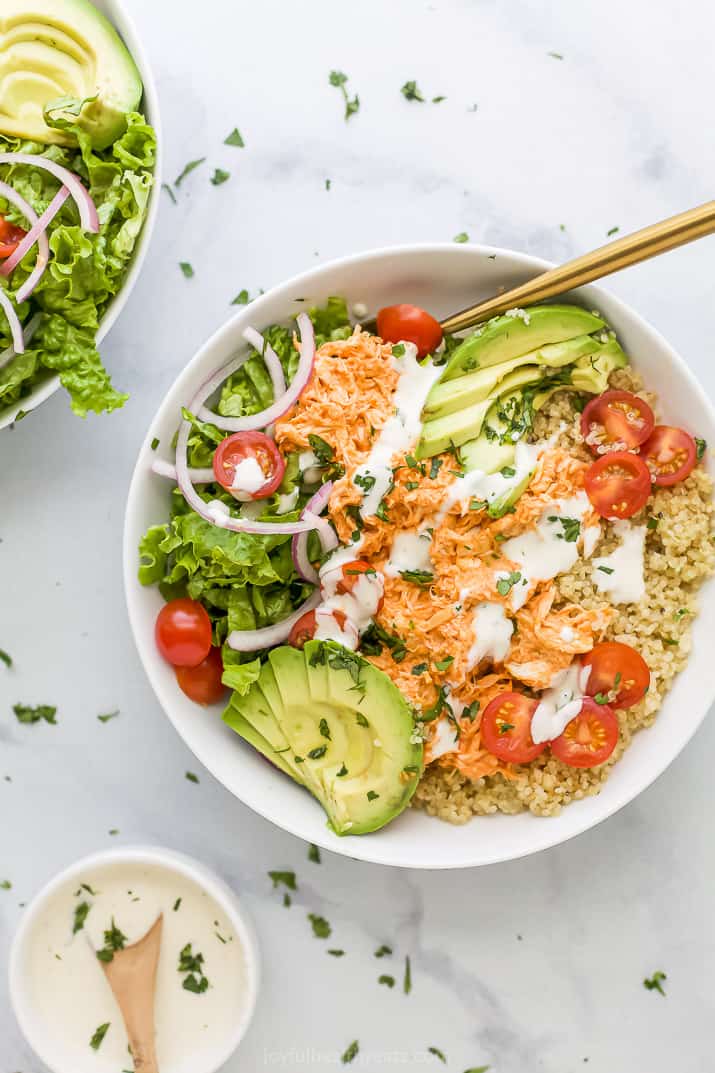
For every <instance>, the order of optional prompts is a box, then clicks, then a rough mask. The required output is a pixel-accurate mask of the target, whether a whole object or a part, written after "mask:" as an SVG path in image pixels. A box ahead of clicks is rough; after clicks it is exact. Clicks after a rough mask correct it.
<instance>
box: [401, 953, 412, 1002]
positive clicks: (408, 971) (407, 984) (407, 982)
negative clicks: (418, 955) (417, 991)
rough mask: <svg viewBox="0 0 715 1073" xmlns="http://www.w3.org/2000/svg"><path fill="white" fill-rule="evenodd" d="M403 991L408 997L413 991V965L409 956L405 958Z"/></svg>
mask: <svg viewBox="0 0 715 1073" xmlns="http://www.w3.org/2000/svg"><path fill="white" fill-rule="evenodd" d="M402 990H403V991H404V992H405V994H406V995H409V993H410V991H411V990H412V965H411V963H410V959H409V955H408V956H407V957H406V958H405V975H404V978H403V981H402Z"/></svg>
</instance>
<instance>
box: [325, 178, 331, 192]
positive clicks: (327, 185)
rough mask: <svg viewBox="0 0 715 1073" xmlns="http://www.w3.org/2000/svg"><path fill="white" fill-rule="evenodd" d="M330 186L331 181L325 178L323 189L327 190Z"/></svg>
mask: <svg viewBox="0 0 715 1073" xmlns="http://www.w3.org/2000/svg"><path fill="white" fill-rule="evenodd" d="M331 186H332V183H331V181H330V179H326V180H325V189H326V190H329V189H330V187H331Z"/></svg>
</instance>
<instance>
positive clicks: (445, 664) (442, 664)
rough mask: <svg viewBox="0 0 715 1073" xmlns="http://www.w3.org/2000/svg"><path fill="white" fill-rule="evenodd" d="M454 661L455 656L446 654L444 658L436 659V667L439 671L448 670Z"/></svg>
mask: <svg viewBox="0 0 715 1073" xmlns="http://www.w3.org/2000/svg"><path fill="white" fill-rule="evenodd" d="M453 663H454V656H445V658H444V659H438V660H436V661H435V667H436V668H437V670H438V671H446V670H447V669H448V668H449V667H451V666H452V664H453Z"/></svg>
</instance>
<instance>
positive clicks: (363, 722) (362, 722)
mask: <svg viewBox="0 0 715 1073" xmlns="http://www.w3.org/2000/svg"><path fill="white" fill-rule="evenodd" d="M355 722H356V723H357V725H358V726H359V727H369V726H370V724H369V723H368V721H367V717H366V716H364V715H363V714H362V712H356V713H355Z"/></svg>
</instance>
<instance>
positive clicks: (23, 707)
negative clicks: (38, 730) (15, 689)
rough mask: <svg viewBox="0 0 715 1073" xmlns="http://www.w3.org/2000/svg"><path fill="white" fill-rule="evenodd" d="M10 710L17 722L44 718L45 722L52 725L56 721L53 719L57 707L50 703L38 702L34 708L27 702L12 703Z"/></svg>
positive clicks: (28, 721) (36, 721)
mask: <svg viewBox="0 0 715 1073" xmlns="http://www.w3.org/2000/svg"><path fill="white" fill-rule="evenodd" d="M12 710H13V711H14V713H15V716H16V718H17V721H18V723H39V722H40V720H41V719H44V721H45V722H46V723H52V725H53V726H54V725H56V723H57V720H56V719H55V715H56V714H57V708H55V707H53V706H52V705H51V704H38V705H37V706H36V707H35V708H32V707H31V706H30V705H29V704H13V706H12Z"/></svg>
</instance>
